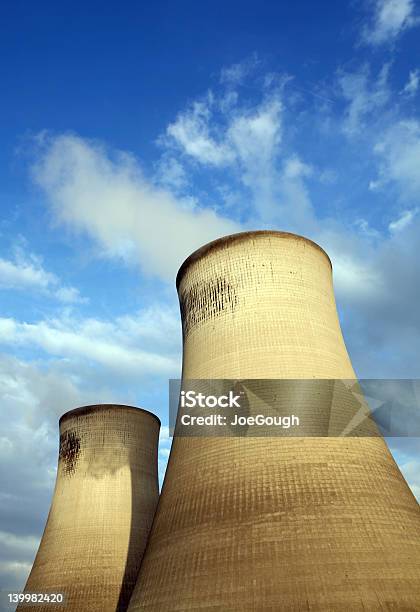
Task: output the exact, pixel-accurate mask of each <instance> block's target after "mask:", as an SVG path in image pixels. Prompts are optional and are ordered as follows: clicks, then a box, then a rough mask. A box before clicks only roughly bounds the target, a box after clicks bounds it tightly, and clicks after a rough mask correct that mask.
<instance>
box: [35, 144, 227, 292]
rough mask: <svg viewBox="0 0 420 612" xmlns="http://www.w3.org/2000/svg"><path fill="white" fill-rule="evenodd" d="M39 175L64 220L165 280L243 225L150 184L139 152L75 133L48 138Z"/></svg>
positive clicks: (56, 214) (105, 250)
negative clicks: (206, 245)
mask: <svg viewBox="0 0 420 612" xmlns="http://www.w3.org/2000/svg"><path fill="white" fill-rule="evenodd" d="M34 177H35V180H36V182H37V183H38V185H39V186H40V187H41V188H42V189H43V190H44V192H45V194H46V196H47V198H48V201H49V203H50V206H51V210H52V212H53V215H54V217H55V218H56V219H57V220H58V221H60V222H62V223H64V224H66V225H68V226H70V227H73V228H75V229H76V230H79V231H80V232H82V233H85V234H87V235H89V236H90V237H91V238H93V239H94V241H95V242H96V243H97V244H98V246H99V249H100V252H101V253H102V255H106V256H112V257H117V258H120V259H121V260H123V261H126V262H129V263H139V264H140V265H141V267H142V269H143V271H144V273H146V274H151V275H158V276H160V277H161V278H164V279H171V280H172V279H173V278H174V276H175V274H176V271H177V269H178V267H179V265H180V264H181V263H182V261H183V259H185V257H187V256H188V255H189V254H190V252H191V251H193V250H194V249H195V248H198V247H199V246H201V244H203V243H204V242H208V241H210V240H212V239H214V238H217V237H219V236H221V235H224V234H229V233H232V232H235V231H237V230H238V228H239V225H238V224H237V223H235V222H233V221H231V220H229V219H228V218H226V217H223V216H220V215H218V214H217V213H216V212H215V211H214V210H212V209H209V208H207V209H203V208H200V207H198V206H194V203H192V202H191V201H187V202H186V201H183V200H179V199H176V198H175V197H174V196H173V194H172V193H171V192H169V191H167V190H165V189H163V188H159V187H157V186H156V185H154V184H153V183H152V182H150V181H148V180H147V179H146V178H145V177H144V175H143V173H142V171H141V168H140V165H139V164H138V162H137V160H136V159H135V158H134V157H133V156H131V155H129V154H127V153H121V152H111V151H108V150H107V149H106V148H105V147H104V146H103V145H101V144H98V143H93V142H90V141H87V140H84V139H82V138H80V137H77V136H73V135H61V136H56V137H47V136H44V137H43V139H42V146H41V149H40V150H39V155H38V159H37V163H36V164H35V167H34ZM191 204H193V205H192V206H191Z"/></svg>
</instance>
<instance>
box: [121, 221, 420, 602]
mask: <svg viewBox="0 0 420 612" xmlns="http://www.w3.org/2000/svg"><path fill="white" fill-rule="evenodd" d="M177 286H178V293H179V298H180V304H181V312H182V323H183V336H184V356H183V378H184V380H186V379H211V378H216V379H255V378H261V379H264V378H265V379H271V378H273V379H274V378H283V379H296V378H299V379H310V378H319V379H322V378H325V379H351V378H355V374H354V371H353V368H352V365H351V362H350V360H349V357H348V354H347V351H346V347H345V345H344V341H343V337H342V333H341V330H340V325H339V321H338V317H337V311H336V305H335V300H334V294H333V286H332V271H331V264H330V261H329V258H328V256H327V255H326V253H325V252H324V251H323V250H322V249H321V248H320V247H319V246H317V245H316V244H314V243H313V242H311V241H310V240H307V239H305V238H302V237H300V236H296V235H292V234H287V233H281V232H273V231H262V232H249V233H242V234H237V235H233V236H228V237H225V238H222V239H220V240H216V241H214V242H212V243H210V244H208V245H206V246H204V247H203V248H201V249H199V250H198V251H197V252H195V253H194V254H193V255H191V256H190V257H189V258H188V259H187V260H186V261H185V263H184V264H183V265H182V267H181V269H180V271H179V274H178V278H177ZM140 610H147V611H150V612H159V611H162V612H163V611H165V612H168V611H174V610H179V611H184V610H209V611H210V610H214V611H216V610H218V611H223V612H229V611H238V612H243V611H250V610H253V611H269V610H270V611H272V612H274V611H276V612H280V611H291V610H293V611H298V610H316V611H319V612H330V611H337V612H343V611H352V612H355V611H361V610H364V611H366V610H369V612H372V611H375V610H407V611H408V610H420V513H419V507H418V504H417V502H416V500H415V498H414V496H413V495H412V493H411V491H410V489H409V487H408V486H407V484H406V482H405V480H404V479H403V477H402V475H401V473H400V471H399V469H398V467H397V465H396V464H395V462H394V460H393V458H392V456H391V455H390V453H389V451H388V448H387V446H386V444H385V442H384V441H383V439H382V438H380V437H379V438H378V437H376V438H375V437H358V438H341V439H339V438H337V437H335V438H327V437H306V438H303V437H297V438H284V437H269V438H266V437H253V438H251V437H246V438H243V437H242V438H241V437H223V438H221V437H218V438H215V437H213V438H210V437H207V438H205V437H176V436H175V437H174V440H173V445H172V450H171V454H170V458H169V464H168V469H167V473H166V477H165V481H164V485H163V490H162V493H161V497H160V500H159V504H158V509H157V512H156V516H155V520H154V523H153V527H152V531H151V535H150V538H149V542H148V546H147V549H146V552H145V555H144V558H143V563H142V566H141V569H140V573H139V578H138V582H137V585H136V588H135V590H134V593H133V597H132V599H131V602H130V606H129V612H137V611H140Z"/></svg>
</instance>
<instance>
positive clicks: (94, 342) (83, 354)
mask: <svg viewBox="0 0 420 612" xmlns="http://www.w3.org/2000/svg"><path fill="white" fill-rule="evenodd" d="M178 336H179V324H178V318H177V317H175V316H173V315H172V314H171V313H169V311H163V310H161V309H153V310H146V311H144V312H141V313H139V315H138V316H137V317H133V316H125V317H119V318H117V319H116V320H115V321H100V320H97V319H82V320H77V319H76V318H75V317H74V315H73V316H72V317H71V318H70V317H63V318H61V319H51V320H45V321H40V322H37V323H25V322H19V321H15V320H14V319H10V318H9V319H6V318H0V343H2V344H3V345H10V344H13V345H14V346H15V347H19V346H33V347H37V348H39V349H42V350H43V351H44V352H45V353H47V354H48V355H54V356H56V357H60V358H69V357H71V358H76V359H78V360H83V361H86V362H88V363H89V362H92V363H96V364H99V365H100V366H102V368H105V369H107V370H109V371H110V372H114V373H118V374H120V375H121V376H123V377H128V378H130V377H133V376H134V377H138V376H139V375H142V376H147V375H150V374H154V375H158V374H159V375H166V376H171V375H175V374H176V373H177V372H178V369H179V356H178V355H177V354H176V348H177V344H176V339H177V337H178ZM162 345H163V346H164V349H165V350H163V351H162V352H157V351H158V349H159V347H162Z"/></svg>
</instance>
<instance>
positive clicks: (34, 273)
mask: <svg viewBox="0 0 420 612" xmlns="http://www.w3.org/2000/svg"><path fill="white" fill-rule="evenodd" d="M0 289H18V290H24V291H34V290H35V291H41V292H42V293H43V294H44V295H46V296H49V297H52V298H55V299H57V300H59V301H60V302H65V303H81V302H86V301H87V300H86V298H83V297H82V296H81V295H80V292H79V290H78V289H77V288H76V287H71V286H67V287H66V286H63V285H62V284H61V282H60V280H59V278H58V277H57V276H56V275H55V274H53V273H52V272H48V271H47V270H46V269H45V268H44V267H43V265H42V260H41V258H40V257H38V256H36V255H35V254H34V253H29V254H26V253H24V252H23V249H21V248H20V247H18V246H16V247H15V249H14V259H2V258H0Z"/></svg>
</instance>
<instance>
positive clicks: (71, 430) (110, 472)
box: [18, 404, 160, 612]
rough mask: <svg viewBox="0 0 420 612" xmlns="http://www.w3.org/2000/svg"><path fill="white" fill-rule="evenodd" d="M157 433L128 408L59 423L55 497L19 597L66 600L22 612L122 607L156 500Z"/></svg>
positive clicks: (109, 611) (143, 414)
mask: <svg viewBox="0 0 420 612" xmlns="http://www.w3.org/2000/svg"><path fill="white" fill-rule="evenodd" d="M159 429H160V421H159V419H158V418H157V417H155V416H154V415H153V414H151V413H150V412H147V411H145V410H141V409H138V408H134V407H131V406H120V405H114V404H105V405H97V406H86V407H83V408H78V409H76V410H72V411H70V412H67V413H66V414H65V415H64V416H62V417H61V419H60V452H59V461H58V471H57V480H56V485H55V490H54V496H53V500H52V504H51V509H50V513H49V516H48V521H47V524H46V527H45V531H44V534H43V537H42V540H41V544H40V547H39V550H38V553H37V555H36V558H35V562H34V565H33V568H32V571H31V573H30V575H29V578H28V581H27V584H26V587H25V591H26V592H32V593H45V592H60V593H61V592H62V593H64V594H65V596H66V602H65V606H64V607H63V606H55V605H51V604H46V605H41V606H40V605H36V606H35V605H34V606H30V607H28V606H26V605H25V606H22V610H28V609H30V610H34V611H36V612H40V611H44V610H45V611H52V610H54V611H56V610H61V611H63V610H65V612H83V611H85V610H86V611H87V610H89V612H91V611H95V612H115V611H116V610H118V611H123V610H126V609H127V605H128V601H129V599H130V596H131V593H132V590H133V587H134V584H135V581H136V578H137V574H138V570H139V566H140V563H141V559H142V556H143V552H144V547H145V545H146V540H147V537H148V535H149V531H150V526H151V523H152V521H153V516H154V513H155V510H156V504H157V501H158V495H159V491H158V477H157V445H158V437H159ZM18 609H19V610H20V608H18Z"/></svg>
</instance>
